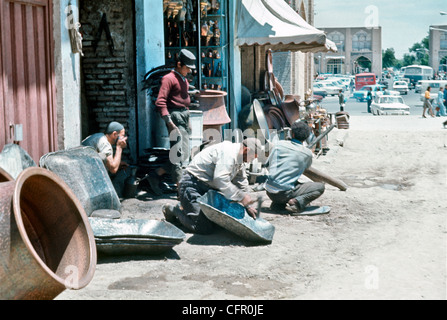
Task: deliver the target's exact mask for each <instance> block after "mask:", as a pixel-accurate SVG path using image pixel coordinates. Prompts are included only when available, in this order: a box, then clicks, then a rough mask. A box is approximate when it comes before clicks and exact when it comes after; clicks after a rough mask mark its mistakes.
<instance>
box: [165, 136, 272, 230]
mask: <svg viewBox="0 0 447 320" xmlns="http://www.w3.org/2000/svg"><path fill="white" fill-rule="evenodd" d="M261 151H263V146H262V145H261V142H260V141H259V140H258V139H254V138H248V139H246V140H244V141H243V142H242V143H232V142H229V141H224V142H222V143H219V144H215V145H212V146H210V147H208V148H206V149H204V150H203V151H202V152H200V153H199V154H197V155H196V156H195V157H194V158H193V160H192V161H191V163H190V164H189V166H188V167H187V168H186V170H185V171H184V173H183V177H182V179H181V181H180V183H179V187H178V194H179V200H180V203H179V204H178V205H177V206H172V205H165V206H164V207H163V213H164V215H165V218H166V220H167V221H169V222H174V221H176V220H177V219H178V220H179V221H180V223H181V224H182V225H183V226H184V227H186V228H187V229H188V230H189V231H191V232H193V233H201V234H209V233H211V232H212V231H213V223H212V222H211V221H209V220H208V219H207V218H206V216H205V215H204V213H203V212H201V210H200V205H199V203H198V202H197V199H198V198H199V197H201V196H202V195H204V194H205V193H206V192H207V191H208V190H210V189H215V190H217V191H219V192H220V193H222V194H223V195H224V196H225V198H227V199H228V200H231V201H235V202H239V203H240V204H241V205H243V206H244V207H245V208H246V210H247V212H248V213H249V214H250V215H251V216H252V217H253V218H256V215H257V211H256V209H255V208H253V207H251V206H250V205H251V204H252V203H253V202H254V200H253V199H252V198H251V197H250V195H249V194H248V193H247V188H248V185H249V184H248V180H247V175H246V172H245V166H244V163H249V162H251V161H252V160H253V159H255V158H256V157H257V155H258V154H259V152H261Z"/></svg>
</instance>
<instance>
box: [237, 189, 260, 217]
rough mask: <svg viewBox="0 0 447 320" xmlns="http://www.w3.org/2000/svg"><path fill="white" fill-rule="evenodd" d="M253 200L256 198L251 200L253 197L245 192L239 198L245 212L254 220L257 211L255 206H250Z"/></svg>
mask: <svg viewBox="0 0 447 320" xmlns="http://www.w3.org/2000/svg"><path fill="white" fill-rule="evenodd" d="M255 201H256V200H253V199H252V198H251V197H250V195H248V194H246V195H245V196H244V198H243V199H242V200H241V204H242V205H243V206H244V207H245V209H246V210H247V213H248V214H249V215H250V216H251V217H252V218H253V219H255V220H256V216H257V215H258V211H257V210H256V209H255V208H253V207H250V205H251V204H252V203H254V202H255Z"/></svg>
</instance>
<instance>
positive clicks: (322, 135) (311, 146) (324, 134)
mask: <svg viewBox="0 0 447 320" xmlns="http://www.w3.org/2000/svg"><path fill="white" fill-rule="evenodd" d="M334 128H335V124H333V125H331V126H330V127H329V128H328V129H327V130H326V131H325V132H324V133H323V134H320V135H319V136H318V137H317V138H316V139H315V141H314V142H312V143H311V144H310V145H308V146H307V147H308V148H309V149H312V148H313V147H314V146H315V145H316V144H317V143H318V142H320V141H321V140H323V138H324V137H325V136H327V135H328V134H329V132H331V131H332V130H333V129H334Z"/></svg>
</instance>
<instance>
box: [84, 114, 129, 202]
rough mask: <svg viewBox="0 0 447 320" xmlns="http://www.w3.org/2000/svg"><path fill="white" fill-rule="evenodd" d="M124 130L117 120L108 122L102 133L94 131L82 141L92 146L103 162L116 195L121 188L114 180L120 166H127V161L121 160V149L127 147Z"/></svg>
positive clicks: (85, 144) (119, 192)
mask: <svg viewBox="0 0 447 320" xmlns="http://www.w3.org/2000/svg"><path fill="white" fill-rule="evenodd" d="M125 134H126V130H125V129H124V126H123V125H122V124H121V123H119V122H115V121H113V122H110V123H109V124H108V125H107V127H106V129H105V131H104V133H102V132H99V133H95V134H93V135H91V136H89V137H87V138H85V139H84V140H83V141H82V145H83V146H87V147H93V148H94V149H95V150H96V152H98V154H99V157H100V158H101V159H102V161H103V162H104V165H105V167H106V168H107V171H108V172H109V175H110V178H111V179H112V182H113V184H114V186H115V189H116V191H117V194H118V196H121V193H122V192H121V188H118V187H117V186H116V183H115V182H114V180H115V178H117V176H118V175H117V173H118V170H119V169H120V168H123V167H127V163H125V162H123V161H121V156H122V153H123V149H125V148H126V147H127V137H126V136H125ZM113 145H116V148H115V155H114V154H113V147H112V146H113Z"/></svg>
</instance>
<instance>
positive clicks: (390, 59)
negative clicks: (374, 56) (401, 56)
mask: <svg viewBox="0 0 447 320" xmlns="http://www.w3.org/2000/svg"><path fill="white" fill-rule="evenodd" d="M396 63H397V59H396V55H395V51H394V49H393V48H388V49H386V50H385V51H382V65H383V67H384V68H392V67H394V66H396Z"/></svg>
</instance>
